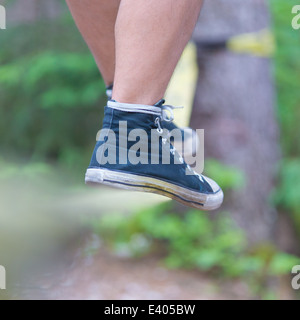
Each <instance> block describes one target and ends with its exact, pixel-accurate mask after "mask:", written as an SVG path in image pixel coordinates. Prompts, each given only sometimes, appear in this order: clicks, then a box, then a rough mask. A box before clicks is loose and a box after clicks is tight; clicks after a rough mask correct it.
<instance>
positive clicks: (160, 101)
mask: <svg viewBox="0 0 300 320" xmlns="http://www.w3.org/2000/svg"><path fill="white" fill-rule="evenodd" d="M165 102H166V101H165V100H164V99H161V100H159V101H158V102H157V103H155V105H154V107H162V105H163V104H164V103H165Z"/></svg>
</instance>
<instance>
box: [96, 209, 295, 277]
mask: <svg viewBox="0 0 300 320" xmlns="http://www.w3.org/2000/svg"><path fill="white" fill-rule="evenodd" d="M94 229H95V231H96V232H97V233H99V234H100V235H101V237H102V238H103V239H104V240H105V241H106V242H107V243H108V244H109V245H110V247H111V248H112V249H113V251H114V252H115V253H117V254H119V255H122V256H129V257H134V256H140V255H143V254H147V253H150V252H151V253H153V251H154V252H156V253H158V254H159V255H162V256H163V257H164V261H165V263H166V265H167V266H168V267H170V268H188V269H198V270H201V271H210V272H213V273H214V274H217V275H219V276H226V277H244V278H246V279H251V280H253V279H260V278H263V279H264V278H265V277H266V276H267V275H280V274H287V273H290V271H291V268H292V267H293V266H294V265H295V264H297V263H299V259H298V258H297V257H294V256H291V255H288V254H284V253H280V252H277V251H276V249H275V248H274V247H272V246H271V247H270V246H261V247H258V248H255V249H253V250H250V251H249V248H248V245H247V241H246V237H245V235H244V233H243V232H242V231H241V230H240V229H238V228H237V227H236V226H235V225H234V223H233V221H232V220H231V218H230V216H229V215H228V214H225V213H224V214H223V215H220V216H219V217H217V218H215V219H211V218H210V217H209V216H208V215H206V214H203V213H202V212H201V211H198V210H190V211H188V212H187V213H184V214H179V213H174V209H173V208H172V206H171V205H170V203H167V204H162V205H159V206H156V207H153V208H149V209H146V210H142V211H140V212H137V213H136V214H134V215H132V216H130V217H127V218H124V216H121V215H118V214H109V215H105V216H104V217H103V218H102V219H101V220H100V221H96V222H94Z"/></svg>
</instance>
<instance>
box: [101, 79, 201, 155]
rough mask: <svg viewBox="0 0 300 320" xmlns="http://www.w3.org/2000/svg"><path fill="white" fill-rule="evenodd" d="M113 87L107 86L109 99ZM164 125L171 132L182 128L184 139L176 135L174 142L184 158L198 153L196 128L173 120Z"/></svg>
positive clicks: (164, 122)
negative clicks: (182, 125) (184, 125)
mask: <svg viewBox="0 0 300 320" xmlns="http://www.w3.org/2000/svg"><path fill="white" fill-rule="evenodd" d="M113 87H114V86H113V84H111V85H109V86H107V87H106V95H107V98H108V100H110V99H111V98H112V92H113ZM161 101H163V100H161ZM162 127H163V128H164V129H167V130H168V131H169V132H172V130H174V129H175V130H181V135H182V137H184V139H176V137H175V138H174V139H173V141H172V144H173V145H174V147H175V148H176V150H178V152H179V153H180V154H181V155H182V156H183V157H184V158H189V157H191V156H193V155H195V154H196V153H197V151H198V146H199V137H198V135H197V132H196V131H195V130H193V129H191V128H179V127H178V126H177V125H176V124H175V123H174V122H173V121H170V122H167V121H162Z"/></svg>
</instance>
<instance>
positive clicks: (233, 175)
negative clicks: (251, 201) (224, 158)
mask: <svg viewBox="0 0 300 320" xmlns="http://www.w3.org/2000/svg"><path fill="white" fill-rule="evenodd" d="M204 170H205V175H207V176H208V177H214V179H215V180H216V181H218V184H219V185H220V187H221V188H222V189H223V190H225V191H226V190H229V189H238V188H242V187H243V186H244V185H245V175H244V174H243V172H242V171H241V170H238V169H237V168H233V167H229V166H227V165H224V164H223V163H221V162H220V161H217V160H215V159H208V160H207V161H205V169H204Z"/></svg>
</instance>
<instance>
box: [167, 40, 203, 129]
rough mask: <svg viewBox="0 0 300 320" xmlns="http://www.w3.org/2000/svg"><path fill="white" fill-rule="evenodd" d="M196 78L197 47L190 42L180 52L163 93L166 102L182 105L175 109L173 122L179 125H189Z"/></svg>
mask: <svg viewBox="0 0 300 320" xmlns="http://www.w3.org/2000/svg"><path fill="white" fill-rule="evenodd" d="M197 78H198V66H197V48H196V45H195V44H194V43H192V42H190V43H189V44H188V45H187V47H186V48H185V50H184V52H183V54H182V57H181V59H180V61H179V63H178V65H177V67H176V70H175V72H174V74H173V77H172V79H171V82H170V84H169V87H168V89H167V92H166V95H165V99H166V103H167V104H170V105H173V106H183V107H184V109H178V110H175V123H176V124H177V125H178V126H179V127H187V126H188V125H189V122H190V117H191V112H192V107H193V102H194V96H195V91H196V85H197Z"/></svg>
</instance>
